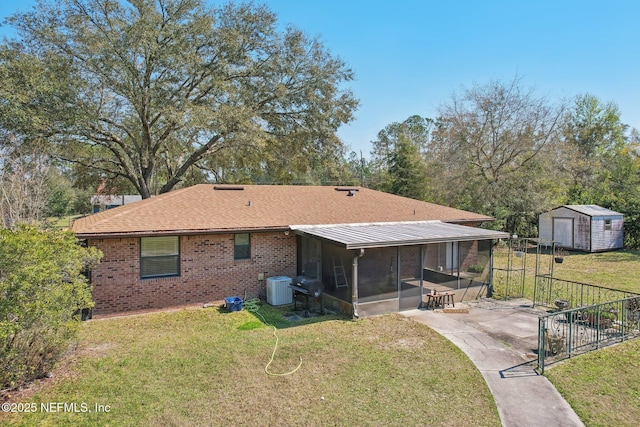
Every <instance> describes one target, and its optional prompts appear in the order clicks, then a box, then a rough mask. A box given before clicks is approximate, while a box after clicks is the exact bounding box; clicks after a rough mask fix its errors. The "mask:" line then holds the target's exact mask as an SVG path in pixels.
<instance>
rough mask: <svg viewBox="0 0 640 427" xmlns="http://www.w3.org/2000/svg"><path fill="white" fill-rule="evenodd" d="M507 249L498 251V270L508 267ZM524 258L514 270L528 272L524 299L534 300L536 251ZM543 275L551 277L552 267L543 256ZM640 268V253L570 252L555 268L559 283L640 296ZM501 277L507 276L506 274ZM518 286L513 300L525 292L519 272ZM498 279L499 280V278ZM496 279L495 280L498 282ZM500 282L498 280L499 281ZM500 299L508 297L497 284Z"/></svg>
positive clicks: (514, 285) (514, 286)
mask: <svg viewBox="0 0 640 427" xmlns="http://www.w3.org/2000/svg"><path fill="white" fill-rule="evenodd" d="M507 259H508V258H507V251H506V248H498V249H496V250H495V251H494V266H495V267H497V268H506V267H507ZM524 262H525V259H524V258H517V257H515V256H514V257H513V258H512V268H524V269H525V270H526V274H525V284H524V296H525V297H526V298H528V299H533V290H534V283H535V274H536V254H535V248H533V249H532V250H530V252H529V253H528V254H527V257H526V264H524ZM539 262H540V266H541V267H539V271H540V272H541V273H548V272H549V270H550V265H551V257H550V256H549V255H541V256H540V260H539ZM639 267H640V251H631V250H624V251H614V252H602V253H594V254H590V253H581V252H568V253H567V254H565V256H564V262H563V263H562V264H556V263H554V264H553V277H555V278H558V279H565V280H571V281H574V282H581V283H588V284H590V285H597V286H603V287H606V288H614V289H619V290H624V291H629V292H636V293H639V294H640V278H639V277H638V275H637V271H638V268H639ZM498 274H502V275H505V274H506V273H504V272H498ZM512 274H513V276H512V277H515V278H516V280H515V283H514V282H513V281H512V283H511V284H510V290H509V294H510V296H516V295H517V294H519V293H520V292H521V289H522V286H521V285H520V284H519V283H518V282H517V277H518V276H517V274H519V273H518V272H514V273H512ZM496 278H497V276H496ZM494 279H495V278H494ZM496 282H498V280H496ZM495 291H496V295H495V296H496V297H497V298H504V297H505V295H506V289H505V286H504V285H503V286H500V284H499V283H496V286H495Z"/></svg>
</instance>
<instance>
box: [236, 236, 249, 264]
mask: <svg viewBox="0 0 640 427" xmlns="http://www.w3.org/2000/svg"><path fill="white" fill-rule="evenodd" d="M249 258H251V240H250V239H249V233H239V234H236V235H235V236H234V241H233V259H249Z"/></svg>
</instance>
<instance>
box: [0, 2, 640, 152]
mask: <svg viewBox="0 0 640 427" xmlns="http://www.w3.org/2000/svg"><path fill="white" fill-rule="evenodd" d="M212 3H213V1H212ZM254 3H264V4H266V5H267V6H269V8H270V9H271V10H273V11H274V12H275V13H276V14H277V16H278V17H279V20H280V22H281V23H282V24H283V25H285V24H292V25H294V26H296V27H298V28H300V29H301V30H303V31H304V32H306V33H307V34H308V35H310V36H318V37H319V38H320V40H321V41H322V42H323V44H324V45H325V47H327V48H328V49H329V50H330V51H331V53H332V54H333V55H336V56H339V57H340V58H342V59H343V60H344V61H345V62H346V63H347V64H348V65H349V66H350V67H351V68H352V69H353V70H354V72H355V75H356V80H355V81H353V82H351V84H350V85H349V86H350V88H351V89H352V90H353V92H354V94H355V95H356V97H358V98H359V99H360V102H361V106H360V108H359V109H358V111H357V112H356V119H355V120H354V121H353V122H352V123H351V124H349V125H346V126H343V127H342V128H341V129H340V130H339V135H340V137H341V138H342V140H343V141H344V142H345V143H346V144H347V145H348V146H349V147H350V149H352V150H356V151H359V150H362V151H363V154H364V155H365V156H367V154H368V152H369V151H370V148H371V144H370V143H371V141H373V140H374V139H375V138H376V135H377V133H378V132H379V131H380V130H381V129H383V128H384V127H385V126H387V125H388V124H390V123H392V122H400V121H403V120H405V119H406V118H407V117H409V116H411V115H413V114H418V115H421V116H426V117H431V118H435V117H436V115H437V109H438V106H439V105H441V104H443V103H446V102H448V101H449V100H450V98H451V95H452V94H453V93H454V92H457V93H461V92H462V90H464V88H469V87H471V86H472V85H473V84H484V83H487V82H488V81H490V80H494V79H500V80H505V81H509V80H511V79H513V78H514V77H515V76H516V75H518V76H520V77H521V78H522V84H523V85H524V86H526V87H529V88H533V89H534V90H535V93H536V94H537V95H539V96H545V97H547V98H548V99H549V100H551V101H559V100H561V99H566V98H571V97H574V96H575V95H578V94H584V93H591V94H593V95H595V96H597V97H599V98H600V99H601V100H602V101H614V102H615V103H617V104H618V106H619V107H620V111H621V113H622V121H623V122H624V123H626V124H629V125H630V126H632V127H635V128H638V129H640V2H639V1H637V0H609V1H602V0H599V1H592V0H582V1H576V0H555V1H550V0H536V1H532V0H530V1H517V0H515V1H514V0H510V1H492V0H487V1H471V0H469V1H464V0H459V1H442V0H439V1H432V0H422V1H419V0H415V1H414V0H395V1H389V0H387V1H376V0H368V1H364V0H341V1H339V0H264V1H256V2H254ZM33 4H35V1H34V0H21V1H12V0H2V1H1V2H0V16H2V17H5V16H7V15H9V14H11V13H13V12H14V11H16V10H21V11H24V10H28V9H29V8H30V7H31V6H32V5H33ZM3 30H4V31H3ZM5 31H6V29H4V28H0V34H6V33H5Z"/></svg>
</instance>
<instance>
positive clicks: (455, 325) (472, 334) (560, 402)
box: [402, 299, 584, 427]
mask: <svg viewBox="0 0 640 427" xmlns="http://www.w3.org/2000/svg"><path fill="white" fill-rule="evenodd" d="M465 304H467V305H468V306H469V312H468V313H444V312H443V311H442V310H421V309H418V310H410V311H405V312H403V313H402V314H404V315H405V316H406V317H409V318H412V319H414V320H416V321H418V322H420V323H424V324H425V325H427V326H429V327H430V328H432V329H434V330H435V331H437V332H438V333H440V334H441V335H443V336H444V337H446V338H447V339H449V340H450V341H451V342H452V343H454V344H455V345H456V346H458V347H459V348H460V349H461V350H462V351H464V352H465V353H466V354H467V356H468V357H469V358H470V359H471V361H472V362H473V363H474V364H475V365H476V367H477V368H478V370H479V371H480V373H481V374H482V376H483V377H484V379H485V381H486V382H487V385H488V386H489V389H490V390H491V393H492V394H493V396H494V398H495V401H496V405H497V407H498V413H499V415H500V419H501V420H502V425H503V426H508V427H511V426H532V427H534V426H536V427H537V426H540V425H543V426H545V427H555V426H558V427H560V426H583V425H584V424H583V423H582V421H581V420H580V418H578V416H577V415H576V413H575V412H574V411H573V409H572V408H571V406H569V404H568V403H567V401H566V400H565V399H564V398H563V397H562V396H561V395H560V393H558V391H557V390H556V389H555V387H554V386H553V385H552V384H551V383H550V382H549V380H547V379H546V378H545V377H544V376H541V375H538V374H537V372H536V371H535V370H534V369H535V367H536V362H537V355H536V351H537V347H538V316H539V315H540V314H543V313H545V312H544V311H542V310H538V309H534V308H532V307H531V306H532V303H531V301H529V300H524V299H514V300H510V301H496V300H493V299H483V300H477V301H470V302H466V303H465Z"/></svg>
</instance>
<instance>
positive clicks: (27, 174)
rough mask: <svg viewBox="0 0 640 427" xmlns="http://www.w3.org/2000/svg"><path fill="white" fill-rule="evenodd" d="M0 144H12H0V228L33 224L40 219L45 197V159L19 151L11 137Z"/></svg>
mask: <svg viewBox="0 0 640 427" xmlns="http://www.w3.org/2000/svg"><path fill="white" fill-rule="evenodd" d="M0 140H3V141H6V140H11V141H12V143H11V144H6V143H4V144H3V143H0V228H2V227H7V228H11V227H13V226H14V225H15V224H17V223H20V222H27V223H35V222H37V221H39V220H41V219H42V216H43V214H44V210H45V207H46V205H47V199H48V196H49V194H48V191H47V188H48V185H47V175H48V174H49V171H50V165H49V158H48V156H46V154H43V153H42V152H30V151H28V150H25V149H23V147H21V146H20V145H19V144H18V142H17V141H16V140H15V137H14V136H13V135H4V137H1V136H0ZM10 147H12V148H10Z"/></svg>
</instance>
